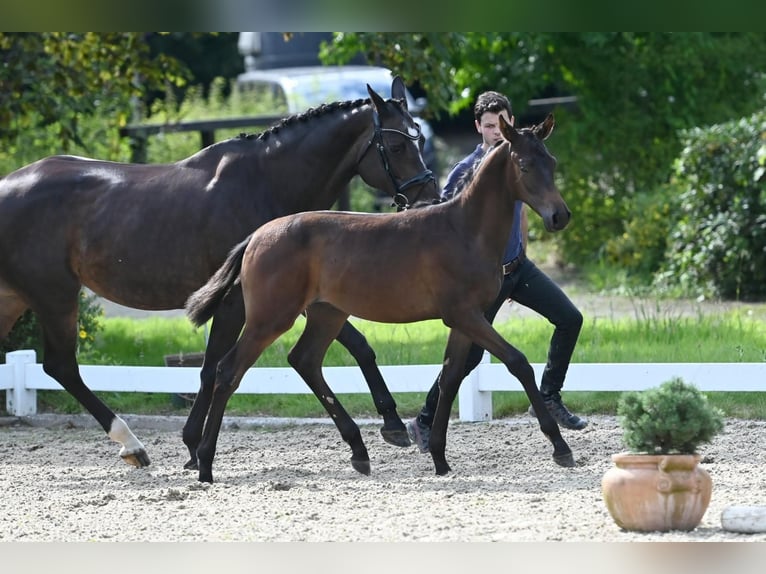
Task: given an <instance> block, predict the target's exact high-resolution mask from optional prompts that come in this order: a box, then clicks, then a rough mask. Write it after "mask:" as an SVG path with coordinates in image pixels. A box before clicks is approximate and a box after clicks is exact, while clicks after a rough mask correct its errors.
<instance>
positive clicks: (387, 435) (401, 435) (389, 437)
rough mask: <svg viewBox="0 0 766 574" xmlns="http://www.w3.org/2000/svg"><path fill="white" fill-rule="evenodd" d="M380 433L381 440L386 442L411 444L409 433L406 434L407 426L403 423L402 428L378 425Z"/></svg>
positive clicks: (403, 444) (395, 444) (403, 445)
mask: <svg viewBox="0 0 766 574" xmlns="http://www.w3.org/2000/svg"><path fill="white" fill-rule="evenodd" d="M380 434H381V436H382V437H383V440H384V441H386V442H387V443H388V444H392V445H394V446H401V447H408V446H410V445H412V441H410V435H409V434H407V427H405V426H404V425H402V428H400V429H389V428H386V427H380Z"/></svg>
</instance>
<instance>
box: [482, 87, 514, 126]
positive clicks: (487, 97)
mask: <svg viewBox="0 0 766 574" xmlns="http://www.w3.org/2000/svg"><path fill="white" fill-rule="evenodd" d="M503 110H505V111H507V112H508V116H509V117H510V116H512V115H513V108H512V107H511V100H509V99H508V98H507V97H505V96H504V95H503V94H501V93H500V92H491V91H490V92H482V93H481V94H479V97H478V98H476V104H474V106H473V117H474V118H476V120H481V116H483V115H484V114H485V113H486V112H491V113H493V114H499V113H500V112H502V111H503Z"/></svg>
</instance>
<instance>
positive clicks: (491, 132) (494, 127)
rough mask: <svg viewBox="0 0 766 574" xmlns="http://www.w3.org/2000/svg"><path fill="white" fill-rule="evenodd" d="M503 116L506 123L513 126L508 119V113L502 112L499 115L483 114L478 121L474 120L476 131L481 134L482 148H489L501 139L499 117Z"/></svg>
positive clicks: (510, 119)
mask: <svg viewBox="0 0 766 574" xmlns="http://www.w3.org/2000/svg"><path fill="white" fill-rule="evenodd" d="M501 115H502V116H503V117H504V118H505V119H506V120H507V121H508V123H510V124H511V125H513V119H512V118H510V117H508V112H506V111H505V110H503V111H502V112H500V113H499V114H496V113H493V112H484V113H483V114H482V116H481V119H480V120H476V121H475V123H476V130H477V131H478V132H479V133H480V134H481V140H482V143H483V145H484V147H491V146H493V145H495V144H496V143H497V142H499V141H500V140H501V139H503V134H502V133H500V116H501Z"/></svg>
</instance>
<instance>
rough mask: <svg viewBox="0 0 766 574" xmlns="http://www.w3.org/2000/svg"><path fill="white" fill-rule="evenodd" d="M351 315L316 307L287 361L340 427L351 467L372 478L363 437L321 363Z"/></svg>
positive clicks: (332, 309)
mask: <svg viewBox="0 0 766 574" xmlns="http://www.w3.org/2000/svg"><path fill="white" fill-rule="evenodd" d="M347 318H348V314H346V313H344V312H343V311H340V310H338V309H336V308H335V307H333V306H331V305H328V304H325V303H315V304H314V305H311V306H310V307H309V308H308V309H307V310H306V327H305V329H304V330H303V333H302V334H301V336H300V338H299V339H298V342H297V343H295V346H294V347H293V348H292V349H291V350H290V353H289V354H288V356H287V360H288V361H289V363H290V365H291V366H292V367H293V368H294V369H295V370H296V371H297V373H298V374H299V375H300V376H301V377H302V378H303V380H304V381H306V384H308V386H309V387H310V388H311V390H312V391H313V393H314V395H316V397H317V398H318V399H319V402H321V403H322V406H323V407H324V408H325V410H326V411H327V413H328V414H329V415H330V417H331V418H332V420H333V422H334V423H335V426H336V427H338V430H339V431H340V435H341V436H342V437H343V440H344V441H346V442H347V443H348V444H349V446H350V447H351V466H353V467H354V469H355V470H356V471H358V472H361V473H362V474H370V457H369V455H368V454H367V447H365V446H364V442H363V441H362V434H361V432H360V431H359V427H358V426H357V425H356V423H355V422H354V420H353V419H352V418H351V417H350V416H349V414H348V413H347V412H346V410H345V409H344V408H343V405H341V404H340V401H338V399H337V398H336V397H335V394H334V393H333V392H332V389H330V387H329V386H328V385H327V382H326V381H325V380H324V377H323V376H322V360H323V359H324V356H325V354H326V353H327V348H328V347H329V346H330V343H332V341H333V339H335V338H336V336H337V334H338V331H340V329H341V326H342V325H343V323H344V322H345V321H346V319H347Z"/></svg>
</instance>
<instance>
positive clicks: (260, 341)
mask: <svg viewBox="0 0 766 574" xmlns="http://www.w3.org/2000/svg"><path fill="white" fill-rule="evenodd" d="M261 327H263V326H261ZM289 328H290V324H288V325H287V327H286V328H284V329H275V328H274V329H268V330H267V329H264V328H260V329H251V328H250V327H245V330H244V331H243V333H242V335H241V336H240V338H239V340H238V341H237V343H236V344H235V345H234V347H233V348H232V349H231V350H230V351H229V352H228V353H226V355H225V356H224V358H223V359H221V361H220V362H219V363H218V367H217V370H216V377H215V385H214V387H213V393H212V397H211V401H210V409H209V412H208V415H207V420H206V422H205V428H204V430H203V432H202V439H201V440H200V443H199V446H198V447H197V452H196V458H197V465H198V467H199V481H200V482H213V458H214V457H215V450H216V445H217V443H218V433H219V432H220V431H221V423H222V422H223V415H224V412H225V410H226V403H228V401H229V398H230V397H231V395H233V394H234V391H236V390H237V387H239V383H240V382H241V381H242V377H244V376H245V373H246V372H247V370H248V369H249V368H250V367H251V366H252V365H253V363H255V361H256V360H258V357H260V356H261V353H263V350H264V349H265V348H266V347H268V346H269V345H270V344H271V343H273V342H274V341H275V340H276V338H277V337H279V336H280V335H281V334H282V333H284V332H285V331H286V330H287V329H289Z"/></svg>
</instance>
